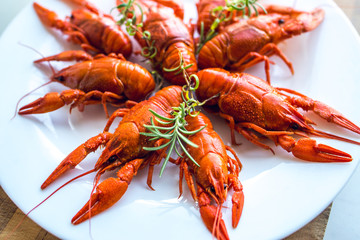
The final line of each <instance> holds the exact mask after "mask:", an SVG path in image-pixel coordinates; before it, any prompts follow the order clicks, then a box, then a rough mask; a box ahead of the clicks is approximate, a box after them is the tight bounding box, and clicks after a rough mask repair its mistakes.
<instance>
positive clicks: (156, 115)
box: [149, 109, 174, 122]
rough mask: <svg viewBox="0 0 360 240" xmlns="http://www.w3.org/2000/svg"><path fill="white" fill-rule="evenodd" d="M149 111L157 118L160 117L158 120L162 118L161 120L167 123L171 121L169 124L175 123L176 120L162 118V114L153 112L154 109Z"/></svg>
mask: <svg viewBox="0 0 360 240" xmlns="http://www.w3.org/2000/svg"><path fill="white" fill-rule="evenodd" d="M149 111H150V112H151V113H152V114H154V115H155V117H158V118H160V119H161V120H165V121H169V122H173V121H174V119H172V118H167V117H164V116H161V115H160V114H158V113H157V112H155V111H154V110H152V109H149Z"/></svg>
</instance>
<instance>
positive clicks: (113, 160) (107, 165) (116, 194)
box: [41, 86, 182, 224]
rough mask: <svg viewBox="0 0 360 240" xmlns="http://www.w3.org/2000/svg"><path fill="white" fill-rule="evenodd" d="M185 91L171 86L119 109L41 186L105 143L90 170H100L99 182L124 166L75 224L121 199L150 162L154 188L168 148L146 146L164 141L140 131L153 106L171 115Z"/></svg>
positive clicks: (99, 190)
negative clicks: (116, 122) (154, 172)
mask: <svg viewBox="0 0 360 240" xmlns="http://www.w3.org/2000/svg"><path fill="white" fill-rule="evenodd" d="M181 91H182V89H181V87H179V86H170V87H167V88H164V89H162V90H160V91H159V92H157V93H156V94H155V95H154V96H153V97H151V98H150V99H149V100H145V101H142V102H140V103H138V104H136V105H135V106H133V107H132V108H131V109H126V108H125V109H118V110H117V111H115V112H114V113H113V114H112V115H111V117H110V118H109V120H108V122H107V124H106V126H105V129H104V131H103V132H102V133H100V134H98V135H97V136H94V137H92V138H90V139H89V140H87V141H86V142H85V143H83V144H81V145H80V146H79V147H77V148H76V149H75V150H74V151H73V152H71V153H70V154H69V155H68V156H67V157H66V158H65V159H64V160H63V161H62V162H61V163H60V164H59V166H58V167H57V168H56V169H55V170H54V171H53V173H51V175H50V176H49V177H48V178H47V179H46V181H45V182H44V183H43V184H42V186H41V188H42V189H44V188H46V187H47V186H48V185H49V184H51V183H52V182H53V181H55V180H56V179H57V178H58V177H59V176H61V175H62V174H63V173H65V172H67V171H68V170H69V169H72V168H74V167H75V166H76V165H77V164H79V163H80V162H81V161H82V160H83V159H85V158H86V156H87V155H88V154H89V153H91V152H94V151H96V150H97V149H98V148H99V147H101V146H103V147H104V150H103V151H102V153H101V155H100V157H99V159H98V161H97V162H96V164H95V167H94V169H92V170H90V171H88V172H87V173H91V172H97V174H96V184H97V183H98V182H99V179H100V176H101V175H102V174H103V173H104V172H106V171H110V170H113V169H115V168H119V167H120V170H119V171H118V172H117V177H116V178H113V177H111V178H107V179H106V180H104V181H103V182H101V183H100V184H99V185H98V186H97V187H96V191H95V192H94V193H92V194H91V197H90V200H89V202H88V203H86V204H85V205H84V207H83V208H82V209H81V210H80V211H79V212H78V213H77V214H76V215H75V216H74V217H73V219H72V221H71V222H72V223H73V224H79V223H81V222H83V221H86V220H87V219H89V218H90V216H94V215H97V214H99V213H101V212H102V211H104V210H106V209H108V208H109V207H111V206H112V205H114V204H115V203H116V202H117V201H119V200H120V198H121V197H122V196H123V194H124V193H125V192H126V190H127V188H128V185H129V184H130V182H131V180H132V178H133V176H134V175H136V173H137V171H138V169H139V168H142V167H145V166H146V165H149V166H150V168H149V175H148V185H149V187H150V188H151V186H150V184H151V178H152V168H153V166H154V165H155V164H157V163H159V161H161V159H162V158H163V155H164V154H165V150H166V148H165V149H163V151H161V152H158V151H155V152H149V151H147V150H144V149H143V147H154V146H157V145H158V144H160V141H163V140H162V139H161V140H158V141H153V140H150V139H149V137H147V136H144V135H142V134H140V133H142V132H146V128H145V127H144V125H146V124H148V125H150V124H151V118H152V117H153V115H152V113H151V112H150V111H149V109H151V110H153V111H154V112H156V113H158V114H161V115H162V116H165V117H170V116H171V114H170V112H171V111H172V107H177V106H179V105H180V103H181V102H182V98H181ZM117 117H122V120H121V121H120V123H119V125H118V127H117V128H116V129H115V132H114V133H110V132H109V128H110V126H111V124H112V123H113V121H114V119H116V118H117Z"/></svg>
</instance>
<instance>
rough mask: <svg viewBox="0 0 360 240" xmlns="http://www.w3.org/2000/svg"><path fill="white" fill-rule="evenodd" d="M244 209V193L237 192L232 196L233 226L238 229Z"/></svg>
mask: <svg viewBox="0 0 360 240" xmlns="http://www.w3.org/2000/svg"><path fill="white" fill-rule="evenodd" d="M243 208H244V192H243V191H240V192H235V193H234V194H233V196H232V226H233V228H236V227H237V225H238V224H239V221H240V217H241V214H242V210H243Z"/></svg>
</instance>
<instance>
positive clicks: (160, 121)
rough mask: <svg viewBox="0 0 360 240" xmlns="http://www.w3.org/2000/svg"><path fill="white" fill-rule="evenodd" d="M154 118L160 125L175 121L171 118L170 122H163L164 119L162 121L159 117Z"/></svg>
mask: <svg viewBox="0 0 360 240" xmlns="http://www.w3.org/2000/svg"><path fill="white" fill-rule="evenodd" d="M155 120H156V121H157V122H158V123H160V124H162V125H169V124H171V123H173V122H174V121H175V119H173V120H172V121H171V122H165V121H162V120H161V119H159V118H157V117H155Z"/></svg>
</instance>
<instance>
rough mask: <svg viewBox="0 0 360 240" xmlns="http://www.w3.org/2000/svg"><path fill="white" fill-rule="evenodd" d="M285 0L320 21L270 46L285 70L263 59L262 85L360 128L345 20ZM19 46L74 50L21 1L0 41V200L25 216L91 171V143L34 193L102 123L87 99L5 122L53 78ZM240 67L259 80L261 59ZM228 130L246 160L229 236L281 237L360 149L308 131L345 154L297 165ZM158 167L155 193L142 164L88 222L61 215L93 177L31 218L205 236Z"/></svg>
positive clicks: (139, 233)
mask: <svg viewBox="0 0 360 240" xmlns="http://www.w3.org/2000/svg"><path fill="white" fill-rule="evenodd" d="M114 2H115V1H110V0H109V1H100V0H98V1H96V2H95V4H96V5H97V6H98V7H99V8H100V9H102V10H103V11H107V12H109V11H110V9H111V8H112V7H113V5H112V4H115V3H114ZM268 2H271V1H268ZM277 2H279V1H277ZM39 3H40V4H43V5H44V6H46V7H48V8H50V9H52V10H56V11H57V13H58V14H59V16H60V17H64V16H65V15H69V13H70V11H71V7H72V6H70V5H66V4H65V3H63V2H62V1H55V0H53V1H45V0H41V1H40V0H39ZM286 3H287V4H294V5H295V7H296V8H297V9H301V10H312V9H313V8H315V7H322V8H323V9H324V10H325V11H326V17H325V20H324V22H323V23H322V24H321V25H320V26H319V27H318V28H317V29H316V30H314V31H312V32H309V33H307V34H303V35H301V36H298V37H294V38H292V39H290V40H288V41H286V42H284V43H282V44H280V48H281V49H282V50H283V51H284V53H285V54H286V56H287V57H288V58H289V59H290V60H291V61H292V63H293V65H294V68H295V75H291V74H290V73H289V70H288V69H287V68H286V66H285V65H284V64H283V63H282V62H281V61H278V59H277V58H276V57H273V58H272V59H273V60H274V61H275V62H276V65H273V66H271V76H272V84H273V85H274V86H281V87H287V88H291V89H295V90H297V91H299V92H302V93H304V94H306V95H308V96H310V97H312V98H316V99H318V100H321V101H323V102H325V103H327V104H329V105H330V106H332V107H334V108H335V109H338V110H339V111H341V112H342V113H343V114H344V115H345V116H347V117H348V118H349V119H350V120H352V121H353V122H355V123H358V124H359V123H360V112H359V111H358V103H360V94H358V91H359V89H360V86H359V85H360V83H359V81H358V80H359V79H358V78H359V76H360V66H359V62H360V45H359V37H358V35H357V34H356V32H355V30H354V28H353V27H352V26H351V24H350V22H349V21H348V20H347V19H346V18H345V16H344V14H343V13H342V12H341V11H340V10H339V8H338V7H337V6H336V5H335V4H334V3H333V2H332V1H330V0H306V1H305V0H303V1H296V2H289V1H285V0H284V1H280V3H279V4H286ZM185 4H186V17H187V18H193V19H195V18H196V10H195V5H194V2H191V1H190V0H187V1H185ZM24 45H27V46H30V47H31V48H33V49H36V51H38V52H40V53H42V54H43V55H52V54H55V53H58V52H60V51H63V50H69V49H76V47H75V46H74V45H73V44H71V43H68V42H67V41H66V40H65V38H64V36H63V35H61V34H58V33H57V32H56V31H53V30H51V29H48V28H45V27H44V26H43V25H42V24H41V22H40V21H39V19H38V17H37V16H36V14H35V12H34V10H33V8H32V5H28V6H26V7H25V9H24V10H23V11H22V12H21V13H20V14H19V15H18V16H17V17H16V18H15V19H14V21H13V22H12V23H11V24H10V25H9V26H8V28H7V30H6V31H5V32H4V34H3V36H2V38H1V40H0V50H1V51H0V52H1V58H0V66H1V73H2V88H1V89H2V91H1V94H0V99H1V100H0V103H1V106H2V107H1V115H2V117H1V120H0V121H1V124H0V129H1V138H0V146H1V153H2V157H1V168H0V180H1V186H2V187H3V188H4V190H5V191H6V193H7V194H8V195H9V197H10V198H11V199H12V200H13V201H14V202H15V204H16V205H17V206H18V207H19V208H20V209H21V210H22V211H23V212H25V213H26V212H28V211H29V210H30V209H32V208H33V207H34V206H35V205H37V204H38V203H39V202H41V201H42V200H43V199H44V198H46V197H47V196H48V195H49V194H50V193H51V192H53V191H54V190H55V189H56V188H57V187H59V186H60V185H62V184H63V183H64V182H65V181H67V180H68V179H70V178H72V177H74V176H76V175H78V174H80V173H83V172H84V171H86V170H89V169H91V168H92V167H93V165H94V163H95V161H96V160H97V158H98V156H99V152H100V151H98V152H96V153H94V154H90V155H89V156H88V157H87V158H86V160H85V161H83V162H82V163H81V164H79V166H78V167H77V168H76V169H74V170H73V171H71V172H70V173H68V174H65V175H64V176H63V177H61V178H60V179H58V181H56V182H55V183H54V184H53V185H50V186H49V187H48V188H47V189H46V190H40V185H41V184H42V182H43V181H44V180H45V179H46V177H47V176H48V175H49V174H50V173H51V172H52V170H53V169H54V168H55V167H56V166H57V165H58V164H59V162H60V161H61V160H62V159H63V158H64V157H65V156H66V155H67V154H69V153H70V152H71V151H72V150H73V149H75V148H76V147H77V146H78V145H80V144H81V143H83V142H84V141H86V140H87V139H88V138H90V137H92V136H94V135H96V134H98V133H99V132H100V131H102V129H103V127H104V126H105V123H106V118H105V114H104V113H103V110H102V107H101V106H91V107H87V108H86V109H85V112H83V113H80V112H79V111H77V109H74V110H73V111H72V113H71V114H69V109H68V108H66V107H65V108H62V109H60V110H57V111H55V112H52V113H49V114H42V115H37V116H26V117H22V116H16V117H15V118H13V119H12V117H13V115H14V112H15V108H16V104H17V102H18V100H19V99H20V98H21V97H22V96H23V95H24V94H25V93H27V92H29V91H31V90H32V89H34V88H36V87H38V86H39V85H41V84H43V83H45V82H46V81H48V78H49V76H51V71H50V70H49V67H48V66H47V65H43V66H36V65H34V64H33V61H34V60H36V59H38V58H39V57H40V56H39V54H38V53H37V52H35V51H34V50H33V49H30V48H28V47H25V46H24ZM54 67H55V69H60V68H61V67H63V65H62V64H59V65H57V64H54ZM248 72H250V73H252V74H254V75H257V76H260V77H264V71H263V65H262V64H259V65H258V66H255V67H253V68H252V69H250V70H249V71H248ZM63 89H65V88H64V87H62V86H60V85H58V84H55V83H54V84H51V85H49V86H46V87H43V88H41V89H40V90H38V91H36V92H34V93H32V94H31V95H30V96H28V97H26V98H25V99H24V100H23V101H22V102H21V103H20V105H23V104H25V103H28V102H30V101H32V100H34V99H36V98H38V97H40V96H43V95H44V94H45V93H47V92H49V91H61V90H63ZM112 110H114V109H112ZM307 116H308V117H310V118H311V119H313V120H314V121H315V122H316V123H317V124H318V125H317V126H316V128H317V129H322V130H324V131H328V132H332V133H334V134H338V135H341V136H344V137H347V138H351V139H354V140H357V141H359V140H360V137H359V136H357V135H356V134H354V133H351V132H350V131H347V130H343V129H341V128H340V127H337V126H334V125H331V124H328V123H327V122H326V121H325V120H322V119H320V118H319V117H317V116H315V115H314V114H311V113H310V114H307ZM211 119H212V120H213V123H214V125H215V129H216V130H217V131H218V132H219V134H220V135H221V136H222V138H223V140H224V141H225V143H226V144H230V137H229V133H230V131H229V129H228V127H227V126H226V124H225V122H224V121H223V120H222V119H219V118H216V117H213V116H211ZM236 137H237V141H238V142H241V143H242V145H240V146H236V147H234V148H235V150H236V151H237V153H238V155H239V157H240V159H241V161H242V162H243V165H244V168H243V170H242V172H241V174H240V180H241V181H242V183H243V185H244V193H245V207H244V211H243V215H242V218H241V220H240V223H239V226H238V227H237V228H236V229H233V228H232V227H231V203H230V202H229V200H230V201H231V198H230V197H229V198H228V202H226V203H225V206H226V207H224V208H223V214H224V215H223V218H224V220H225V223H226V225H227V226H228V232H229V235H230V238H231V239H279V238H283V237H285V236H287V235H289V234H291V233H293V232H295V231H296V230H298V229H299V228H301V227H302V226H304V225H305V224H306V223H308V222H309V221H310V220H312V219H313V218H315V217H316V216H317V215H318V214H319V213H321V212H322V211H323V210H324V209H325V208H326V207H327V206H328V205H329V204H330V203H331V201H332V200H333V199H334V198H335V196H336V194H337V193H338V192H339V191H340V189H341V188H342V187H343V186H344V184H345V183H346V181H347V180H348V179H349V177H350V175H351V174H352V172H353V170H354V168H355V167H356V164H357V163H358V160H359V146H355V145H351V144H347V143H343V142H339V141H335V140H328V139H317V140H318V142H321V143H325V144H328V145H331V146H333V147H336V148H338V149H341V150H343V151H346V152H348V153H350V154H352V156H353V158H354V160H353V161H352V162H350V163H330V164H329V163H326V164H321V163H311V162H305V161H301V160H298V159H295V158H294V157H293V156H292V155H291V154H288V153H287V152H285V151H284V150H283V149H281V148H279V147H275V146H274V144H273V143H271V142H270V141H267V142H266V143H267V144H269V145H270V146H271V147H272V148H273V149H274V151H275V155H273V154H272V153H271V152H270V151H266V150H263V149H260V148H258V147H256V146H254V145H252V144H250V143H248V142H247V141H246V140H245V139H244V138H243V137H242V136H240V135H237V136H236ZM158 171H159V168H156V172H155V175H154V182H153V187H154V188H155V189H156V191H151V190H149V189H148V187H147V186H146V176H147V171H146V170H143V171H140V173H139V174H138V175H137V176H136V177H135V178H134V179H133V181H132V183H131V185H130V187H129V189H128V191H127V192H126V194H125V195H124V196H123V198H122V199H121V200H120V201H119V202H118V203H117V204H115V205H114V206H113V207H112V208H111V209H109V210H108V211H105V212H103V213H102V214H100V215H98V216H95V217H93V218H92V219H91V224H90V223H89V222H85V223H83V224H80V225H78V226H73V225H72V224H71V223H70V219H71V218H72V217H73V215H74V214H75V213H76V212H77V211H78V210H79V209H80V208H81V207H82V206H83V205H84V204H85V202H86V201H87V200H88V198H89V195H90V192H91V189H92V183H93V177H94V175H88V176H86V177H83V178H81V179H79V180H77V181H75V182H73V183H71V184H69V185H68V186H66V187H65V188H63V189H61V191H59V192H57V193H56V194H55V195H53V196H52V197H51V198H50V199H49V200H48V201H46V202H45V203H44V204H42V205H41V206H40V207H39V208H37V209H36V210H35V211H33V212H32V213H31V214H30V218H32V219H33V220H34V221H35V222H36V223H38V224H39V225H40V226H41V227H43V228H44V229H46V230H47V231H49V232H51V233H52V234H54V235H55V236H57V237H59V238H62V239H90V238H91V237H92V238H93V239H114V238H121V239H145V238H156V239H211V238H212V237H211V233H210V232H209V231H208V230H207V229H206V228H205V226H204V224H203V223H202V220H201V218H200V215H199V211H198V208H197V206H196V204H195V203H194V201H193V200H192V198H191V196H190V195H189V192H188V191H187V190H186V191H185V194H184V196H182V197H181V198H178V168H177V167H176V166H168V167H167V169H166V170H165V173H164V175H163V176H162V177H161V178H159V177H158V173H159V172H158ZM107 176H109V174H108V175H107ZM105 177H106V176H105ZM89 229H91V230H89Z"/></svg>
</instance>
